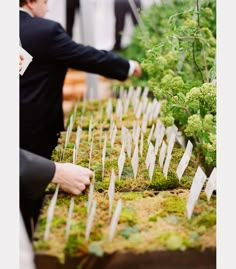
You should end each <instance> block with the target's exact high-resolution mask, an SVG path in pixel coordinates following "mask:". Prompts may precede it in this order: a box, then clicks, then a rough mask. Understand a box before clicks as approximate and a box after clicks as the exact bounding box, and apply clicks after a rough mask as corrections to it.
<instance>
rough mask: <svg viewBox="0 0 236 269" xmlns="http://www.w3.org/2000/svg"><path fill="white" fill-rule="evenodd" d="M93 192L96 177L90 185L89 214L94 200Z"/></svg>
mask: <svg viewBox="0 0 236 269" xmlns="http://www.w3.org/2000/svg"><path fill="white" fill-rule="evenodd" d="M93 192H94V179H93V180H92V182H91V183H90V186H89V193H88V202H87V216H88V215H89V213H90V210H91V206H92V201H93Z"/></svg>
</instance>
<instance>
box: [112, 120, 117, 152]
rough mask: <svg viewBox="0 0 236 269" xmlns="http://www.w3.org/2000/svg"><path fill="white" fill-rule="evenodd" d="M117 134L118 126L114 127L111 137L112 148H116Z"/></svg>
mask: <svg viewBox="0 0 236 269" xmlns="http://www.w3.org/2000/svg"><path fill="white" fill-rule="evenodd" d="M116 133H117V128H116V125H114V128H113V130H112V135H111V148H113V147H114V143H115V139H116Z"/></svg>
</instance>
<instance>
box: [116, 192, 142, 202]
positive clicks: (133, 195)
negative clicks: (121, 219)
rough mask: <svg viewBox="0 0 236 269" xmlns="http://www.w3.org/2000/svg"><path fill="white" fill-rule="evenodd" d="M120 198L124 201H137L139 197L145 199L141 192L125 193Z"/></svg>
mask: <svg viewBox="0 0 236 269" xmlns="http://www.w3.org/2000/svg"><path fill="white" fill-rule="evenodd" d="M120 197H121V199H123V200H135V199H137V198H139V197H143V193H141V192H125V193H121V196H120Z"/></svg>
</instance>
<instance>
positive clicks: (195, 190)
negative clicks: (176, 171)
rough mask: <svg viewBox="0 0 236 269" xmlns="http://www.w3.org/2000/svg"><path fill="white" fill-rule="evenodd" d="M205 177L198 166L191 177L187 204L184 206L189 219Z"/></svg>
mask: <svg viewBox="0 0 236 269" xmlns="http://www.w3.org/2000/svg"><path fill="white" fill-rule="evenodd" d="M206 178H207V176H206V175H205V173H204V172H203V170H202V168H201V167H200V166H199V167H198V169H197V172H196V174H195V176H194V178H193V183H192V186H191V189H190V193H189V197H188V201H187V206H186V211H187V216H188V218H189V219H190V218H191V216H192V212H193V208H194V205H195V203H196V201H197V199H198V197H199V195H200V193H201V190H202V187H203V185H204V183H205V181H206Z"/></svg>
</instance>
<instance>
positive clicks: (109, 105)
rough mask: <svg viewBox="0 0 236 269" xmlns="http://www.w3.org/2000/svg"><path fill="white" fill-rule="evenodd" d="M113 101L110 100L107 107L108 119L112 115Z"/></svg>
mask: <svg viewBox="0 0 236 269" xmlns="http://www.w3.org/2000/svg"><path fill="white" fill-rule="evenodd" d="M112 109H113V108H112V99H111V98H110V99H109V100H108V102H107V107H106V114H107V118H108V119H109V118H110V117H111V115H112Z"/></svg>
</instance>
